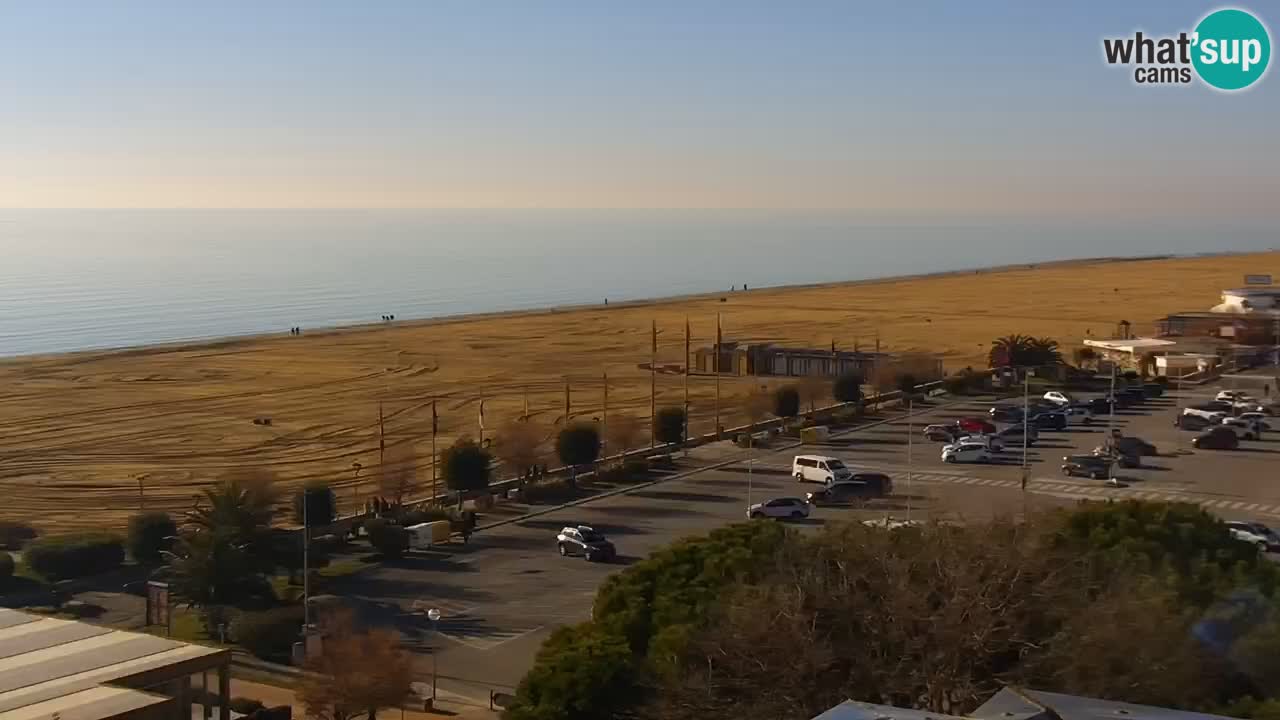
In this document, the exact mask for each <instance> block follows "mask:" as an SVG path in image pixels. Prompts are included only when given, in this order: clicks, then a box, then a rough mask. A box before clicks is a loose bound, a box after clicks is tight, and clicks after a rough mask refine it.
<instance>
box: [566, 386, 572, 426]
mask: <svg viewBox="0 0 1280 720" xmlns="http://www.w3.org/2000/svg"><path fill="white" fill-rule="evenodd" d="M572 409H573V406H572V405H570V401H569V381H568V380H565V381H564V424H565V425H568V424H569V416H570V415H571V414H572Z"/></svg>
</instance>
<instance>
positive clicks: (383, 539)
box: [364, 518, 409, 560]
mask: <svg viewBox="0 0 1280 720" xmlns="http://www.w3.org/2000/svg"><path fill="white" fill-rule="evenodd" d="M364 530H365V532H366V533H367V534H368V536H369V544H370V545H372V546H373V549H374V550H377V551H378V552H379V553H381V554H382V557H383V558H385V559H388V560H394V559H396V558H399V557H402V556H403V555H404V551H405V550H408V549H409V531H408V530H405V529H404V528H403V527H401V526H399V525H395V524H393V523H390V522H387V521H386V520H383V519H381V518H376V519H374V520H370V521H369V522H367V523H365V526H364Z"/></svg>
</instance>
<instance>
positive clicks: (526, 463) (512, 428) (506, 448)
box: [494, 420, 543, 475]
mask: <svg viewBox="0 0 1280 720" xmlns="http://www.w3.org/2000/svg"><path fill="white" fill-rule="evenodd" d="M542 441H543V432H542V429H541V428H540V427H539V426H538V425H537V424H536V423H534V422H532V421H529V420H524V421H521V420H509V421H507V422H506V423H503V425H502V427H500V428H499V429H498V436H497V438H496V439H495V440H494V451H495V452H496V453H497V455H498V457H499V458H500V459H501V460H502V462H504V463H506V465H507V468H508V469H509V470H510V471H511V472H513V473H515V474H516V475H523V474H524V473H525V472H526V471H528V470H529V468H531V467H533V466H534V465H536V464H537V463H538V461H539V460H540V459H542Z"/></svg>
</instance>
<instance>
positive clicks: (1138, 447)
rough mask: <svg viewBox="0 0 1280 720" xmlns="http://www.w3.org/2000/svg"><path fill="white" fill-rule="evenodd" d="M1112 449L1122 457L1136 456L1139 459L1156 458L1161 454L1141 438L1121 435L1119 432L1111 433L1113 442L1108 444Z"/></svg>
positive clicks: (1113, 431)
mask: <svg viewBox="0 0 1280 720" xmlns="http://www.w3.org/2000/svg"><path fill="white" fill-rule="evenodd" d="M1108 445H1109V446H1110V448H1111V449H1112V450H1113V451H1114V452H1117V453H1120V454H1122V455H1134V456H1137V457H1154V456H1156V455H1159V454H1160V451H1159V449H1158V448H1156V446H1155V445H1152V444H1151V443H1149V442H1147V441H1146V440H1143V439H1142V438H1140V437H1134V436H1132V435H1121V434H1120V431H1119V430H1112V431H1111V440H1110V441H1109V442H1108Z"/></svg>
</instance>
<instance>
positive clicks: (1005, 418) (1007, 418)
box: [987, 405, 1022, 423]
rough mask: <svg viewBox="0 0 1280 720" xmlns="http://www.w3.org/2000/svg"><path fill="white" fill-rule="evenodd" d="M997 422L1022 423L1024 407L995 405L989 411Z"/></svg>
mask: <svg viewBox="0 0 1280 720" xmlns="http://www.w3.org/2000/svg"><path fill="white" fill-rule="evenodd" d="M987 412H988V413H989V414H990V415H991V419H992V420H994V421H996V422H1003V423H1012V422H1022V407H1021V406H1017V407H1015V406H1013V405H995V406H993V407H992V408H991V409H990V410H988V411H987Z"/></svg>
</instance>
